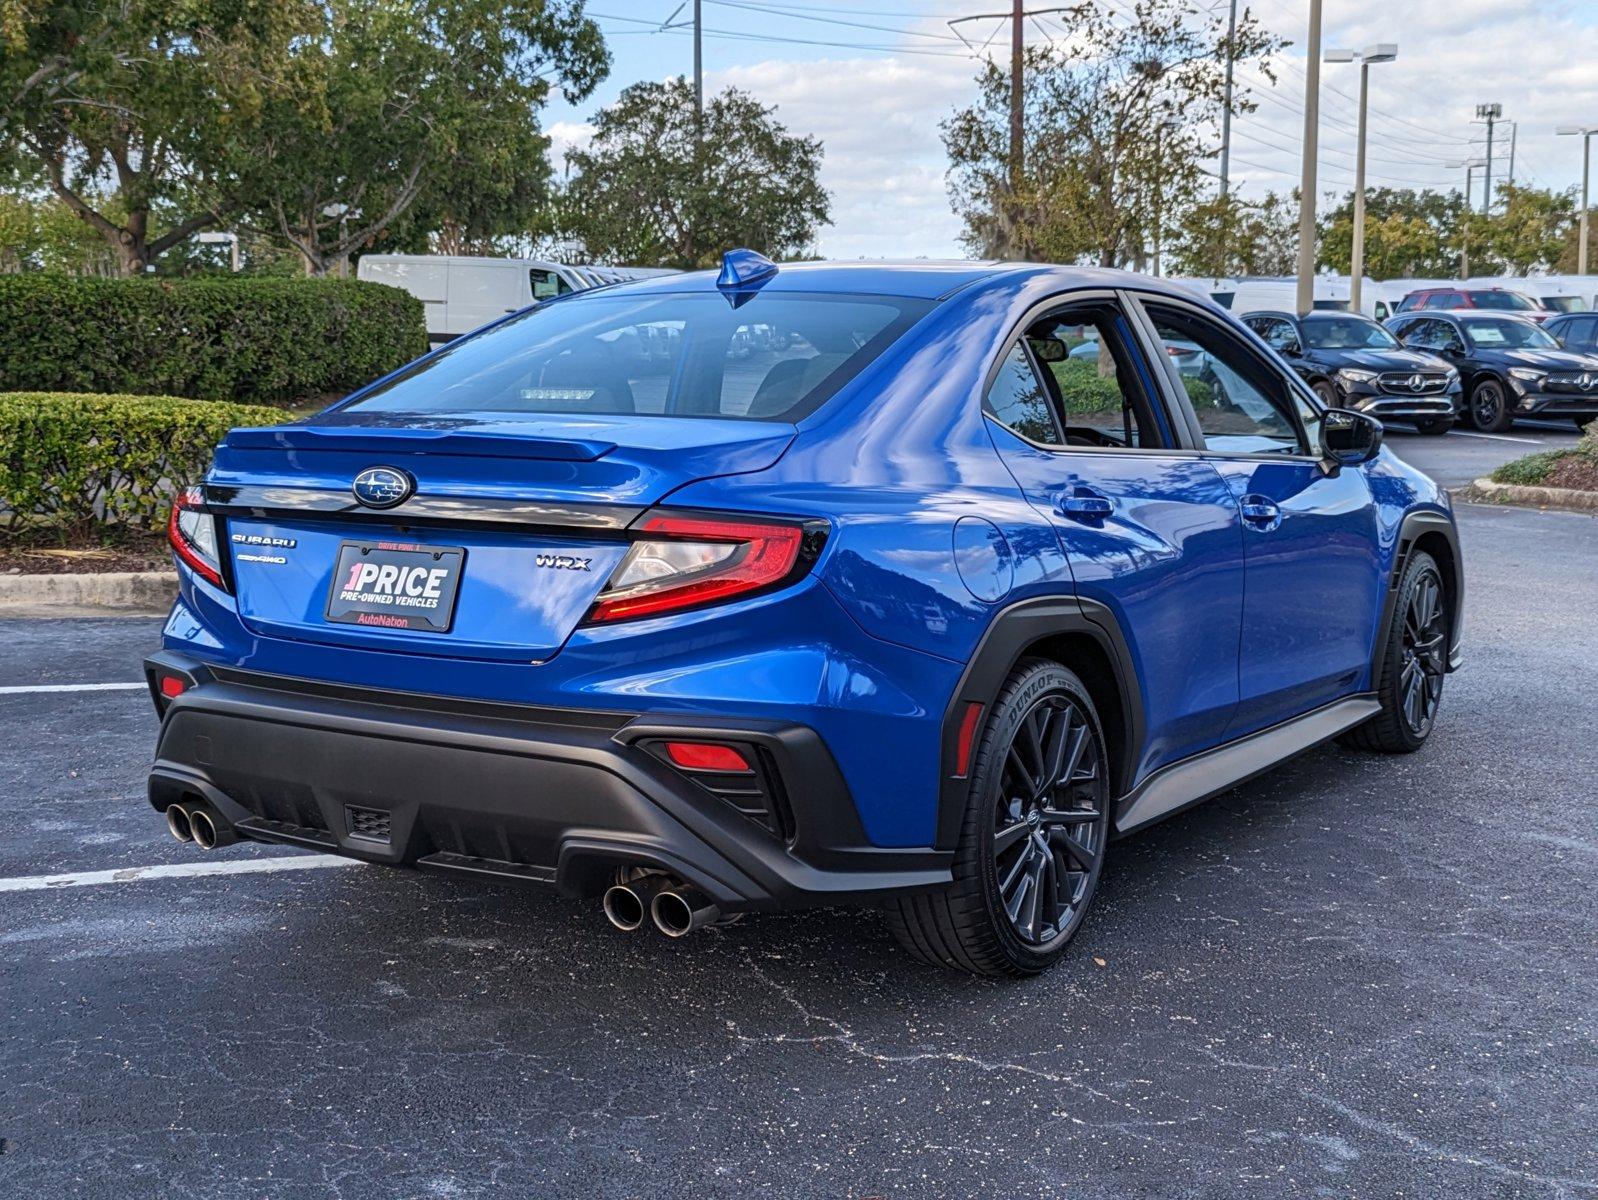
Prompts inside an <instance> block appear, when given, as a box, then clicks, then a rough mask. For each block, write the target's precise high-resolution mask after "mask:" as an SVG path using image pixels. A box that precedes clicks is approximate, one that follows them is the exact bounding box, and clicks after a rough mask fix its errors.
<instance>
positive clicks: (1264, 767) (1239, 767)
mask: <svg viewBox="0 0 1598 1200" xmlns="http://www.w3.org/2000/svg"><path fill="white" fill-rule="evenodd" d="M1381 707H1382V706H1381V704H1380V703H1379V702H1378V701H1377V700H1376V698H1375V697H1374V696H1371V695H1361V696H1350V697H1348V698H1347V699H1344V700H1337V701H1334V702H1332V703H1331V704H1327V705H1324V706H1323V707H1321V708H1317V709H1315V710H1314V711H1313V712H1307V713H1305V714H1304V715H1303V716H1301V717H1294V718H1293V719H1292V720H1291V721H1284V722H1282V723H1281V724H1280V725H1273V726H1271V727H1270V728H1269V729H1262V730H1260V731H1259V732H1258V733H1251V734H1249V735H1248V736H1247V737H1245V738H1240V739H1239V740H1238V741H1235V742H1229V743H1227V744H1226V745H1224V746H1217V747H1216V748H1215V749H1213V750H1206V751H1205V752H1204V753H1203V754H1196V755H1194V756H1193V757H1192V758H1185V759H1183V760H1182V761H1181V762H1178V763H1172V764H1171V765H1170V766H1168V767H1162V768H1161V769H1160V770H1158V771H1156V772H1155V773H1154V774H1152V775H1150V776H1149V777H1148V778H1147V779H1145V780H1144V781H1143V782H1142V783H1140V784H1138V785H1137V787H1135V788H1133V789H1132V790H1131V791H1130V792H1129V793H1127V795H1125V796H1124V797H1122V799H1121V802H1120V804H1119V806H1118V807H1117V816H1116V819H1115V832H1116V833H1117V834H1127V833H1131V832H1132V831H1133V830H1136V829H1142V828H1144V827H1145V826H1148V825H1152V824H1154V822H1156V821H1160V820H1163V819H1165V818H1166V817H1169V816H1171V815H1172V814H1174V813H1178V812H1181V811H1182V810H1183V809H1184V808H1189V807H1191V806H1192V805H1195V804H1198V803H1199V802H1200V801H1203V800H1208V799H1209V798H1210V797H1211V796H1214V795H1217V794H1219V793H1221V792H1224V791H1226V790H1227V789H1228V788H1233V787H1236V786H1237V785H1238V784H1240V783H1243V782H1244V781H1245V780H1249V779H1252V778H1254V776H1256V775H1259V774H1262V773H1264V772H1266V771H1269V770H1270V769H1271V768H1272V767H1274V766H1276V765H1278V764H1279V763H1281V762H1284V761H1285V760H1287V759H1289V758H1292V757H1293V756H1294V755H1295V754H1299V753H1301V752H1303V751H1305V750H1308V749H1309V748H1310V747H1311V746H1315V745H1318V744H1320V743H1321V742H1324V741H1326V740H1328V739H1329V738H1334V737H1336V736H1337V735H1338V734H1340V733H1343V732H1346V731H1347V730H1350V729H1352V728H1353V727H1354V726H1356V725H1358V724H1359V723H1360V722H1362V721H1364V720H1366V719H1367V718H1369V717H1372V716H1374V715H1375V714H1376V713H1378V712H1380V711H1381Z"/></svg>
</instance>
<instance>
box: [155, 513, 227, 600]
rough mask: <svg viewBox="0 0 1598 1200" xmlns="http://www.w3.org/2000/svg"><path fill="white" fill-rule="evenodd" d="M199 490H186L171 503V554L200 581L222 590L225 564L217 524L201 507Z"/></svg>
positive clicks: (168, 533)
mask: <svg viewBox="0 0 1598 1200" xmlns="http://www.w3.org/2000/svg"><path fill="white" fill-rule="evenodd" d="M201 504H202V501H201V497H200V489H199V488H185V489H184V490H183V491H181V492H179V493H178V494H177V496H176V497H175V498H174V499H173V501H172V515H171V517H169V518H168V520H167V523H166V540H167V541H168V542H170V543H171V544H172V552H173V553H174V554H176V555H177V556H178V558H179V559H180V560H181V561H182V562H183V564H184V566H186V567H188V568H189V569H190V570H191V571H193V572H194V573H195V574H196V575H198V576H199V577H200V578H201V579H204V580H207V581H209V582H211V583H214V584H216V586H217V587H222V586H223V584H222V564H221V562H220V561H219V560H218V558H217V549H216V521H215V518H213V517H212V516H211V514H210V513H207V512H205V511H203V509H202V508H201Z"/></svg>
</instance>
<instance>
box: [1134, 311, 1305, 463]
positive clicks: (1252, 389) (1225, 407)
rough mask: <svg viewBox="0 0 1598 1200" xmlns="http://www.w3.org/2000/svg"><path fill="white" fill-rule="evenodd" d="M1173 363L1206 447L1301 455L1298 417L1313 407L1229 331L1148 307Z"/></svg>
mask: <svg viewBox="0 0 1598 1200" xmlns="http://www.w3.org/2000/svg"><path fill="white" fill-rule="evenodd" d="M1148 312H1149V316H1150V317H1151V318H1152V319H1153V321H1154V327H1155V330H1156V331H1157V333H1158V334H1159V337H1160V340H1161V342H1162V343H1164V346H1165V351H1166V353H1167V354H1168V355H1170V357H1171V361H1172V362H1174V363H1175V364H1176V368H1177V370H1178V372H1179V373H1180V374H1181V376H1182V382H1183V384H1184V386H1185V387H1186V389H1187V394H1188V399H1189V400H1190V401H1191V402H1192V405H1193V411H1194V414H1195V415H1196V416H1197V417H1198V423H1199V428H1200V429H1201V430H1203V432H1204V443H1205V446H1206V448H1207V449H1210V450H1212V451H1216V452H1219V453H1223V454H1301V453H1304V452H1305V445H1304V442H1303V440H1302V438H1301V436H1300V434H1299V419H1300V418H1301V417H1310V418H1313V416H1314V412H1313V410H1311V409H1309V407H1308V406H1307V405H1301V404H1300V402H1299V401H1298V400H1297V398H1296V397H1295V396H1294V394H1293V392H1292V390H1291V389H1290V388H1289V387H1288V386H1287V384H1286V382H1285V380H1283V379H1282V378H1281V377H1280V376H1278V375H1277V374H1276V373H1275V372H1274V371H1272V370H1271V369H1270V367H1269V366H1268V365H1267V364H1266V363H1265V362H1264V361H1263V360H1261V359H1259V358H1257V357H1256V356H1255V355H1253V354H1251V353H1250V352H1249V350H1248V348H1247V347H1246V346H1245V345H1244V344H1243V343H1242V342H1241V341H1240V340H1239V339H1237V338H1236V337H1234V336H1233V335H1232V333H1231V332H1230V331H1229V330H1226V329H1223V328H1221V327H1219V326H1217V325H1215V324H1213V323H1211V322H1210V321H1209V320H1208V319H1206V318H1203V317H1200V316H1197V315H1196V314H1192V313H1188V312H1186V311H1184V310H1180V309H1174V308H1165V307H1163V306H1160V305H1152V304H1151V305H1149V306H1148Z"/></svg>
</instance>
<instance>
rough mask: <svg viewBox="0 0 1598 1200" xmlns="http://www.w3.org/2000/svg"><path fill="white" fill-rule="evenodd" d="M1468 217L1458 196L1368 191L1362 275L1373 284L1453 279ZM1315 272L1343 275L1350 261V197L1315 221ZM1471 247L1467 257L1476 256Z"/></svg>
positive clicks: (1407, 190) (1410, 190)
mask: <svg viewBox="0 0 1598 1200" xmlns="http://www.w3.org/2000/svg"><path fill="white" fill-rule="evenodd" d="M1468 217H1469V214H1468V213H1467V212H1466V211H1465V198H1464V196H1462V195H1461V194H1460V193H1459V192H1438V191H1431V190H1420V189H1416V188H1373V189H1371V190H1369V191H1368V192H1367V193H1366V195H1365V273H1366V274H1368V275H1370V276H1371V277H1372V278H1373V279H1409V278H1422V279H1425V278H1449V277H1451V276H1453V275H1456V274H1458V272H1459V265H1460V251H1461V248H1462V245H1463V243H1464V239H1465V236H1466V223H1467V220H1468ZM1319 237H1320V248H1319V253H1318V262H1319V264H1320V266H1322V267H1324V268H1327V269H1330V270H1333V271H1338V272H1341V273H1343V274H1347V273H1348V270H1349V265H1350V263H1351V262H1352V261H1353V246H1354V195H1353V193H1352V192H1350V193H1348V194H1347V195H1346V196H1344V197H1343V199H1342V201H1341V203H1339V204H1338V206H1337V207H1336V208H1334V209H1332V211H1331V212H1329V213H1327V214H1326V215H1325V216H1323V217H1322V218H1321V221H1320V227H1319ZM1476 249H1477V246H1476V242H1475V240H1474V239H1473V240H1472V243H1471V253H1472V254H1473V255H1474V254H1475V253H1476Z"/></svg>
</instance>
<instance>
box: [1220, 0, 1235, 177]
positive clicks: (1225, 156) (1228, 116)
mask: <svg viewBox="0 0 1598 1200" xmlns="http://www.w3.org/2000/svg"><path fill="white" fill-rule="evenodd" d="M1236 37H1237V0H1232V9H1231V13H1230V14H1229V15H1228V16H1227V18H1226V104H1225V107H1223V108H1222V109H1221V199H1222V200H1225V199H1226V193H1227V190H1228V189H1229V188H1230V186H1231V182H1232V58H1233V49H1232V42H1233V39H1235V38H1236Z"/></svg>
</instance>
